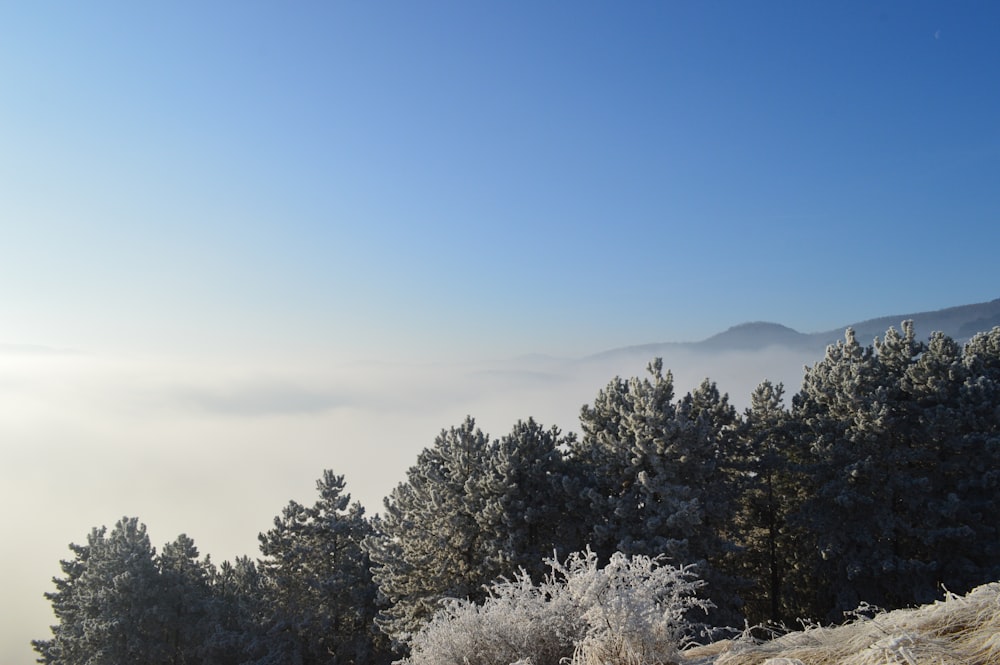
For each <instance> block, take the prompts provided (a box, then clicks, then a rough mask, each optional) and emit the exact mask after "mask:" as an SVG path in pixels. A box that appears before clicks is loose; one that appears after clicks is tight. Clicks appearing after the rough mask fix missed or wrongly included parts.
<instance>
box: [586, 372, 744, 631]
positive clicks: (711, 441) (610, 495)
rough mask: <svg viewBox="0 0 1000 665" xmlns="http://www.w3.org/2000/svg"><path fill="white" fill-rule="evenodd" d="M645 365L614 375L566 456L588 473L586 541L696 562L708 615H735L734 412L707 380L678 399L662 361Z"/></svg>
mask: <svg viewBox="0 0 1000 665" xmlns="http://www.w3.org/2000/svg"><path fill="white" fill-rule="evenodd" d="M648 371H649V377H646V378H642V379H639V378H633V379H630V380H628V381H624V380H622V379H620V378H617V377H616V378H615V379H614V380H612V381H611V382H610V383H609V384H608V386H607V387H606V388H605V389H603V390H602V391H600V392H599V393H598V396H597V398H596V399H595V400H594V404H593V406H584V407H583V409H582V411H581V415H580V421H581V428H582V430H583V438H582V440H581V441H580V442H578V443H577V442H574V444H573V445H572V459H573V460H574V461H575V462H576V463H577V464H579V465H581V467H582V468H583V469H584V475H585V479H586V483H585V489H584V496H585V498H586V499H587V500H588V503H589V506H588V508H589V522H590V524H591V525H592V534H593V535H592V546H593V547H594V549H595V551H596V552H598V553H599V554H600V555H601V556H603V557H608V556H610V555H611V553H613V552H614V551H619V552H622V553H624V554H626V555H633V554H642V555H646V556H658V555H661V554H662V555H666V556H667V557H668V558H669V559H670V560H671V561H672V562H675V563H676V564H683V565H686V564H696V565H697V566H698V570H697V572H698V574H699V576H702V577H704V578H706V579H709V580H711V582H710V587H709V589H708V590H707V593H708V595H710V596H711V597H712V598H713V599H718V600H717V602H718V607H717V609H716V611H715V612H714V613H713V615H712V619H713V620H716V621H722V622H730V621H735V620H737V615H738V611H739V606H740V605H741V599H740V598H739V595H738V592H737V586H738V583H737V580H735V579H734V578H733V576H732V575H730V574H728V573H727V572H725V568H726V566H727V562H726V558H727V555H728V554H729V553H731V552H732V549H733V541H732V535H733V531H734V525H733V519H734V516H735V512H736V505H735V501H736V498H737V493H736V492H735V491H734V489H733V486H732V482H733V481H734V480H735V474H736V470H735V467H734V466H733V462H732V460H733V458H734V457H735V455H736V451H735V446H736V445H737V443H738V441H737V436H736V433H737V429H738V417H737V415H736V413H735V410H734V409H733V408H732V406H731V405H730V404H729V401H728V397H727V396H723V395H720V394H719V392H718V389H717V387H716V386H715V384H713V383H711V382H710V381H706V382H705V383H703V384H702V385H701V386H700V387H699V388H698V389H697V390H695V391H693V392H692V393H690V394H688V395H687V396H685V398H683V399H682V400H680V402H679V403H675V402H674V400H673V396H674V387H673V377H672V375H671V374H670V372H667V373H664V372H663V362H662V360H661V359H659V358H657V359H656V360H654V361H653V362H652V363H650V365H649V367H648ZM713 583H714V588H712V584H713Z"/></svg>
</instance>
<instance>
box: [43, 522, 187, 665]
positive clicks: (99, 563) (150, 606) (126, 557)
mask: <svg viewBox="0 0 1000 665" xmlns="http://www.w3.org/2000/svg"><path fill="white" fill-rule="evenodd" d="M72 549H73V550H74V552H75V553H76V555H77V556H76V558H75V559H74V560H73V561H71V562H64V565H63V570H64V571H65V572H67V574H68V577H66V578H64V579H61V580H56V588H57V590H56V592H55V593H54V594H47V597H48V598H49V599H50V600H52V602H53V610H54V611H55V612H56V618H58V619H59V624H58V625H56V626H53V628H52V631H53V639H51V640H40V641H36V642H34V643H33V644H34V647H35V650H36V651H38V652H39V654H40V655H41V658H40V659H39V661H40V662H43V663H60V664H71V663H81V664H82V663H87V664H88V665H105V664H107V665H111V664H117V663H149V664H151V665H155V664H159V663H169V662H171V660H170V657H171V655H172V654H171V652H170V650H169V649H168V645H167V644H166V642H165V640H164V634H165V616H164V613H163V608H162V607H161V605H160V600H161V598H162V595H163V586H162V584H161V583H160V577H159V571H158V570H157V567H156V563H155V560H154V556H155V551H154V549H153V548H152V547H151V546H150V543H149V537H148V536H147V534H146V527H145V525H143V524H140V523H139V522H138V520H137V519H136V518H123V519H121V520H119V521H118V523H117V524H115V527H114V529H112V530H111V532H110V533H107V532H106V530H105V529H94V530H93V531H91V534H90V537H89V538H88V540H87V545H86V546H84V547H79V546H74V547H72Z"/></svg>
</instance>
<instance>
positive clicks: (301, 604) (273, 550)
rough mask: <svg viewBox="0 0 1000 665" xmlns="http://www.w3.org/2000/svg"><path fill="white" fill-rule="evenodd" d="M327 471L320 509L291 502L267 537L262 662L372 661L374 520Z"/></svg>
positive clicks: (263, 540) (330, 664)
mask: <svg viewBox="0 0 1000 665" xmlns="http://www.w3.org/2000/svg"><path fill="white" fill-rule="evenodd" d="M344 487H345V485H344V477H343V476H337V475H334V474H333V472H332V471H325V472H324V473H323V477H322V478H321V479H320V480H319V481H318V482H317V489H318V490H319V494H320V498H319V500H318V501H317V502H316V504H315V505H313V506H312V507H306V506H302V505H300V504H298V503H296V502H294V501H292V502H290V503H289V504H288V506H287V507H286V508H285V510H284V511H283V512H282V514H281V516H280V517H276V518H275V519H274V528H273V529H271V530H270V531H268V532H267V533H264V534H261V535H260V551H261V554H263V555H264V559H263V560H262V561H261V564H260V569H261V573H262V574H263V576H264V578H265V580H266V586H265V587H264V597H265V599H266V601H267V604H266V607H265V609H264V611H263V617H262V618H263V623H264V627H265V630H266V637H267V640H266V643H267V653H266V655H265V656H264V657H263V658H262V659H261V661H260V662H262V663H263V662H286V663H301V664H302V665H345V664H348V663H349V664H354V665H356V664H359V663H368V662H372V660H373V659H374V651H375V648H374V640H375V634H374V631H373V625H372V620H373V619H374V616H375V586H374V584H373V582H372V580H371V574H370V572H369V569H370V567H371V566H370V562H369V559H368V555H367V553H366V552H365V551H364V550H363V549H362V547H361V543H362V541H363V540H364V539H365V538H367V537H368V536H370V535H371V525H370V524H369V523H368V521H367V520H366V519H365V517H364V509H363V508H362V507H361V505H360V504H359V503H353V504H352V503H351V502H350V500H351V497H350V495H349V494H346V493H344Z"/></svg>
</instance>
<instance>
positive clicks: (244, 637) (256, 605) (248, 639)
mask: <svg viewBox="0 0 1000 665" xmlns="http://www.w3.org/2000/svg"><path fill="white" fill-rule="evenodd" d="M210 585H211V593H212V618H213V620H212V633H211V634H210V635H209V636H208V638H207V639H206V641H205V663H206V665H241V664H243V663H250V662H255V661H258V660H260V659H263V658H264V657H265V655H266V654H268V653H271V652H274V651H276V650H275V649H271V648H269V646H268V644H267V636H266V633H265V628H264V621H265V615H266V614H267V612H268V609H267V608H268V604H267V600H266V598H265V585H266V581H265V580H264V578H263V576H262V575H261V574H260V572H259V571H258V570H257V565H256V563H254V561H253V560H252V559H250V558H249V557H247V556H241V557H237V558H236V560H235V561H233V562H232V563H230V562H229V561H223V562H222V564H220V565H219V567H218V568H214V569H212V571H211V577H210Z"/></svg>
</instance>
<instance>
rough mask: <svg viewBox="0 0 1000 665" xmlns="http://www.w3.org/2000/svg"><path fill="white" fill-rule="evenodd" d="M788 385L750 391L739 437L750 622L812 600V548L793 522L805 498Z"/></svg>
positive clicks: (792, 612)
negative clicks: (806, 565)
mask: <svg viewBox="0 0 1000 665" xmlns="http://www.w3.org/2000/svg"><path fill="white" fill-rule="evenodd" d="M784 392H785V390H784V386H783V385H782V384H780V383H778V384H773V383H771V382H770V381H763V382H762V383H760V384H759V385H758V386H757V387H756V388H755V389H754V391H753V393H752V394H751V396H750V407H749V408H747V409H746V412H745V414H744V417H743V427H742V429H741V433H740V436H741V438H742V439H743V446H744V450H745V454H746V457H745V459H744V462H745V466H744V471H745V473H744V474H743V475H742V477H741V481H742V482H741V487H742V497H741V500H740V512H739V515H738V534H739V535H738V539H739V542H740V544H741V546H742V547H741V551H740V553H739V554H738V555H737V560H738V562H739V567H740V570H741V571H743V575H744V576H745V577H748V578H749V579H751V580H752V581H753V587H752V588H751V589H748V590H747V592H746V594H745V598H746V606H745V608H744V614H745V619H746V620H747V621H749V622H750V623H751V624H757V623H760V622H763V621H770V622H772V623H775V624H781V623H782V622H784V621H787V620H791V619H794V618H798V617H805V616H808V614H807V612H808V609H809V603H803V602H801V601H800V600H799V599H800V597H801V596H803V595H804V594H806V593H807V592H808V589H809V578H808V575H803V574H801V571H802V569H803V564H802V561H801V560H802V559H803V558H805V559H806V560H808V552H809V549H810V548H809V547H807V546H805V540H804V537H803V534H802V533H801V532H799V531H796V530H795V529H794V528H793V526H792V525H791V524H790V523H789V517H790V516H791V515H792V514H794V513H795V511H796V510H797V507H798V505H799V504H801V502H802V500H803V498H804V497H803V494H802V482H803V481H802V477H801V471H800V470H799V469H800V467H801V459H800V456H799V455H798V454H797V453H798V451H797V448H796V446H795V434H794V430H793V428H792V421H791V417H790V414H789V412H788V411H787V410H786V409H785V407H784V403H783V397H784Z"/></svg>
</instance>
